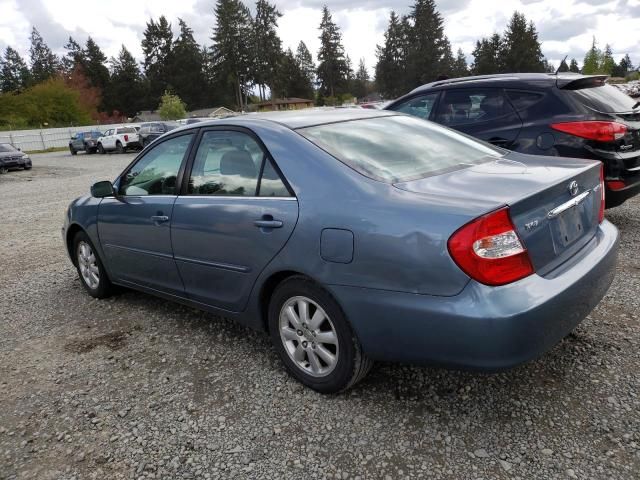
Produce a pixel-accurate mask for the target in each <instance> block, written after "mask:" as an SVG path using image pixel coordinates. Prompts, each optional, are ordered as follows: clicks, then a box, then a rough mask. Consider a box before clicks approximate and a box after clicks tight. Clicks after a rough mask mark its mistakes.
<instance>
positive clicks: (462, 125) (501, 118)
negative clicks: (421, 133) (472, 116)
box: [433, 87, 520, 129]
mask: <svg viewBox="0 0 640 480" xmlns="http://www.w3.org/2000/svg"><path fill="white" fill-rule="evenodd" d="M464 90H474V88H473V87H467V88H447V89H445V90H443V91H442V93H443V95H442V96H441V98H440V99H441V100H442V99H443V98H446V94H447V93H448V92H460V91H464ZM476 90H497V91H498V92H501V93H502V98H503V99H504V100H505V101H506V103H507V105H509V107H510V108H511V110H512V111H511V112H510V113H505V114H503V115H500V116H499V117H493V118H489V119H487V120H484V121H481V122H466V123H456V124H455V125H450V124H447V123H441V122H438V121H437V120H436V118H437V117H436V116H435V115H434V117H433V121H434V122H436V123H437V124H438V125H442V126H443V127H448V128H453V129H457V128H458V127H468V126H474V125H482V124H484V123H487V122H492V121H495V120H503V119H504V118H506V117H508V116H509V115H515V116H516V117H518V119H520V116H519V115H518V111H517V110H516V109H515V107H514V106H513V104H512V103H511V101H510V100H509V97H508V96H507V92H506V89H505V88H504V87H480V88H477V89H476ZM439 103H440V102H438V105H437V107H436V109H434V110H435V111H436V112H437V109H438V108H440V104H439Z"/></svg>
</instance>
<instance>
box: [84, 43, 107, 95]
mask: <svg viewBox="0 0 640 480" xmlns="http://www.w3.org/2000/svg"><path fill="white" fill-rule="evenodd" d="M83 54H84V65H83V66H84V71H85V75H86V76H87V79H88V80H89V83H90V84H91V85H92V86H93V87H96V88H99V89H100V90H104V89H105V87H106V86H107V84H108V83H109V69H108V68H107V66H106V65H105V64H106V62H107V57H106V55H105V54H104V53H102V50H101V49H100V47H99V46H98V44H97V43H96V42H95V41H94V40H93V39H92V38H91V37H89V38H88V39H87V43H86V44H85V47H84V50H83Z"/></svg>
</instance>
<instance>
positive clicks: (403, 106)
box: [393, 93, 438, 120]
mask: <svg viewBox="0 0 640 480" xmlns="http://www.w3.org/2000/svg"><path fill="white" fill-rule="evenodd" d="M437 98H438V94H437V93H428V94H426V95H418V96H417V97H412V98H410V99H409V100H407V101H405V102H403V103H400V104H398V105H396V106H395V107H393V110H395V111H396V112H402V113H408V114H409V115H413V116H414V117H419V118H424V119H425V120H428V119H429V116H430V115H431V111H432V110H433V106H434V105H435V103H436V100H437Z"/></svg>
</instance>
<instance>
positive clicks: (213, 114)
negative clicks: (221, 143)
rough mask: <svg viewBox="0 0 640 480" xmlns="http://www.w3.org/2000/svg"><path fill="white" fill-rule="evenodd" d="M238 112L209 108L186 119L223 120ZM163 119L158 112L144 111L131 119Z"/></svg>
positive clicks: (138, 120)
mask: <svg viewBox="0 0 640 480" xmlns="http://www.w3.org/2000/svg"><path fill="white" fill-rule="evenodd" d="M235 114H236V112H234V111H233V110H230V109H228V108H226V107H209V108H200V109H198V110H193V111H191V112H187V116H186V117H185V118H223V117H227V116H229V115H235ZM161 120H162V119H161V118H160V114H159V113H158V112H157V111H156V110H143V111H141V112H140V113H138V114H137V115H136V116H135V117H133V118H132V119H131V122H133V123H144V122H159V121H161Z"/></svg>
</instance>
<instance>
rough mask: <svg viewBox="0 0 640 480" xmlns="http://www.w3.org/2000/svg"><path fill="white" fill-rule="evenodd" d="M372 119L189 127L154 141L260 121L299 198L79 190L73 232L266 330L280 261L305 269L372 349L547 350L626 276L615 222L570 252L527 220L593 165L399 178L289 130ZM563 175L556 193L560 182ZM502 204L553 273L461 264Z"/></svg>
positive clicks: (254, 127)
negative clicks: (158, 219) (458, 252)
mask: <svg viewBox="0 0 640 480" xmlns="http://www.w3.org/2000/svg"><path fill="white" fill-rule="evenodd" d="M372 115H385V114H384V113H383V114H380V113H375V112H368V111H337V112H336V111H331V112H321V113H320V114H318V115H314V114H313V113H295V114H289V115H286V114H285V115H275V114H273V115H268V116H244V117H235V118H229V119H225V120H219V121H213V122H206V123H200V124H196V125H192V126H189V127H185V128H182V129H178V130H176V131H174V132H171V133H170V134H168V137H167V136H164V137H162V138H160V139H159V140H158V141H157V142H161V141H162V140H163V138H170V137H171V136H172V135H174V134H175V133H176V132H177V133H179V132H181V131H184V130H186V129H193V130H194V131H197V130H198V129H200V128H206V127H207V126H209V125H215V126H234V127H243V128H246V129H248V130H249V131H251V132H253V133H254V134H255V135H257V136H258V137H259V138H260V139H261V141H262V142H263V143H264V145H265V147H266V148H267V150H268V151H269V153H270V154H271V155H272V157H273V158H274V159H275V162H276V163H277V165H278V167H279V169H280V170H281V171H282V173H283V175H284V177H285V178H286V179H287V181H288V183H289V185H290V187H291V189H292V192H293V194H294V196H295V198H286V199H284V198H283V199H272V198H255V197H250V198H241V197H236V198H226V197H206V196H192V197H190V196H180V195H178V196H175V197H172V196H167V197H163V198H160V197H147V198H144V199H135V200H134V199H126V200H124V201H123V199H115V198H107V199H104V200H102V203H100V200H98V199H94V198H91V197H82V198H80V199H78V200H76V201H74V202H73V203H72V205H71V207H70V211H69V214H68V216H67V218H66V222H65V229H64V232H66V231H68V229H69V227H70V226H71V225H74V224H75V225H78V226H80V227H81V228H83V229H84V230H85V231H86V232H87V233H88V235H89V236H90V238H91V239H92V241H93V243H94V244H95V245H96V248H97V249H98V252H99V254H100V255H101V257H102V258H104V259H106V261H105V267H106V268H107V271H108V273H109V275H110V277H111V278H112V279H113V280H114V281H115V282H116V283H120V284H122V285H126V286H129V287H133V288H137V289H140V290H142V291H145V292H149V293H153V294H155V295H159V296H161V297H164V298H168V299H171V300H175V301H180V302H182V303H186V304H189V305H192V306H195V307H198V308H203V309H206V310H209V311H213V312H217V313H221V314H223V315H226V316H229V317H232V318H235V319H237V320H238V321H240V322H242V323H244V324H246V325H249V326H251V327H254V328H263V327H264V318H263V317H262V313H263V309H262V306H261V304H260V299H261V292H262V287H263V286H264V285H265V283H266V282H267V281H268V280H269V279H270V278H271V277H272V276H273V275H276V274H278V273H279V272H283V271H293V272H298V273H301V274H304V275H307V276H309V277H310V278H312V279H314V280H315V281H316V282H318V283H319V284H321V285H323V286H325V288H327V289H328V290H329V291H330V292H331V293H332V294H333V295H334V296H335V297H336V299H337V300H338V302H339V303H340V305H341V306H342V307H343V309H344V310H345V312H346V313H347V316H348V318H349V320H350V322H351V324H352V326H353V328H354V330H355V332H356V334H357V335H358V338H359V339H360V341H361V343H362V345H363V348H364V349H365V351H366V352H367V353H369V354H370V355H371V356H372V358H374V359H389V360H390V359H394V358H395V359H404V360H410V361H429V360H430V361H436V362H439V363H446V364H453V365H458V366H477V367H483V368H497V367H500V366H501V365H502V366H506V365H511V364H514V363H518V362H519V361H521V360H526V359H527V358H530V357H532V356H534V355H535V354H537V353H540V352H542V351H544V350H545V349H547V348H548V347H549V346H550V345H551V344H553V342H555V341H557V340H558V339H559V338H561V337H562V336H563V335H565V334H566V333H567V332H568V331H569V330H570V329H571V328H572V327H573V326H574V325H575V324H576V323H577V322H579V321H580V320H581V319H582V318H584V316H585V315H586V314H587V313H588V312H589V311H590V310H591V308H593V306H595V304H597V302H598V301H599V300H600V298H601V297H602V295H604V293H605V292H606V289H607V288H608V286H609V284H610V282H611V279H612V275H613V271H614V264H615V255H616V251H617V230H616V229H615V227H613V226H612V225H611V224H610V223H608V222H607V221H605V222H604V223H602V224H600V225H597V222H595V223H594V220H593V219H586V220H585V222H587V223H585V225H586V226H587V227H588V228H589V229H590V230H589V231H588V232H585V235H584V237H583V238H581V239H578V240H577V241H576V243H573V244H572V245H570V246H569V247H568V248H567V249H566V250H565V251H559V250H558V249H557V245H556V244H555V242H556V240H557V239H554V238H553V237H550V236H549V235H546V236H545V235H544V234H542V233H540V232H542V231H544V230H545V229H546V228H548V225H546V224H544V225H542V224H541V227H540V230H538V231H535V230H533V231H532V232H530V233H527V232H526V231H525V230H524V229H523V228H522V226H523V225H524V224H525V223H528V222H531V219H532V218H538V217H541V216H542V217H543V216H544V214H545V213H546V211H548V207H549V205H550V204H557V202H558V201H560V200H562V198H564V197H563V196H564V193H563V192H561V191H560V190H561V189H563V188H565V187H564V186H563V185H564V183H565V180H566V179H568V178H577V179H578V181H579V183H580V184H581V189H588V188H593V187H594V183H596V182H597V176H598V167H597V164H596V163H594V162H584V161H579V160H565V159H559V158H553V159H552V160H548V159H545V158H543V157H529V156H525V155H521V154H517V153H510V154H508V155H507V157H506V161H504V162H503V161H501V162H499V163H498V164H495V163H489V164H486V165H482V166H476V167H471V168H467V169H462V170H459V171H456V172H452V173H448V174H445V175H440V176H434V177H430V178H428V179H424V180H417V181H414V182H407V183H405V184H401V185H395V186H394V185H390V184H387V183H382V182H378V181H375V180H372V179H369V178H366V177H364V176H362V175H360V174H359V173H357V172H355V171H354V170H352V169H351V168H349V167H347V166H346V165H344V164H343V163H341V162H339V161H337V160H336V159H334V158H333V157H331V156H330V155H329V154H327V153H326V152H324V151H323V150H321V149H319V148H317V147H315V146H314V145H313V144H311V143H310V142H309V141H308V140H306V139H305V138H303V137H302V136H300V135H299V134H298V133H296V132H295V131H294V130H292V128H291V127H300V126H304V125H307V124H310V123H314V122H316V123H322V122H326V121H338V120H341V119H345V118H357V117H358V116H372ZM151 148H153V147H151ZM510 161H515V162H518V163H509V162H510ZM554 182H556V184H557V185H559V186H558V187H557V188H558V190H557V191H555V190H554V189H553V188H552V189H551V190H550V191H548V189H549V188H550V185H552V184H554ZM115 183H116V184H117V179H116V182H115ZM544 192H546V193H544ZM504 205H511V208H512V210H513V211H512V213H513V219H514V222H515V224H516V226H517V227H518V230H519V233H520V235H521V236H522V237H523V240H524V241H525V243H526V245H527V247H528V248H529V250H530V253H531V256H532V259H533V262H534V264H535V265H536V267H539V268H540V269H541V270H542V271H544V275H545V277H544V278H543V277H541V276H540V275H538V274H534V275H532V276H530V277H528V278H525V279H523V280H521V281H518V282H515V283H512V284H510V285H506V286H503V287H487V286H485V285H481V284H478V283H477V282H475V281H473V280H470V278H469V277H468V276H467V275H466V274H465V273H464V272H462V271H461V270H460V268H458V267H457V265H456V264H455V262H454V261H453V260H452V258H451V257H450V255H449V253H448V250H447V241H448V239H449V238H450V237H451V235H452V234H453V233H454V232H455V231H456V230H457V229H458V228H460V227H461V226H462V225H464V224H465V223H467V222H469V221H471V220H473V219H475V218H477V217H478V216H480V215H483V214H485V213H487V212H490V211H492V210H495V209H497V208H500V207H502V206H504ZM594 205H595V203H594ZM585 211H587V212H588V211H589V210H588V209H586V210H585ZM158 212H160V213H162V214H165V215H167V216H169V217H170V218H171V220H170V221H169V222H167V223H164V224H160V225H155V224H154V223H153V222H152V221H150V220H149V218H150V216H153V215H158ZM264 215H270V216H271V217H270V218H273V219H277V220H281V221H282V222H283V226H282V228H274V229H264V228H259V227H257V226H256V225H255V224H254V221H255V220H257V219H260V218H263V216H264ZM98 219H100V226H99V228H98V227H97V225H96V221H97V220H98ZM589 221H591V223H588V222H589ZM542 223H544V220H542ZM327 229H329V231H331V232H350V233H351V235H352V236H353V239H352V248H353V249H354V251H353V255H352V259H351V260H350V263H342V262H341V260H343V261H344V260H347V257H348V253H347V252H346V251H345V252H341V251H340V250H341V249H343V250H348V246H347V245H348V243H349V241H348V239H347V238H346V235H345V234H338V235H337V237H334V238H332V237H331V235H330V236H329V237H328V238H325V240H327V241H326V242H323V237H324V236H323V232H324V231H326V230H327ZM107 245H111V246H117V247H119V248H113V247H107ZM127 249H128V250H127ZM134 249H137V250H139V251H135V250H134ZM123 252H125V253H123ZM127 252H128V253H127ZM144 252H149V253H155V254H147V253H144ZM322 252H329V253H328V256H326V255H323V254H322ZM167 254H169V255H171V256H173V257H174V258H173V259H172V258H167ZM323 257H324V258H323ZM327 259H328V260H327ZM550 266H551V267H552V268H551V267H550ZM545 269H546V270H545ZM528 338H531V341H530V342H529V343H528V340H527V339H528ZM501 352H502V353H501Z"/></svg>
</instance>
